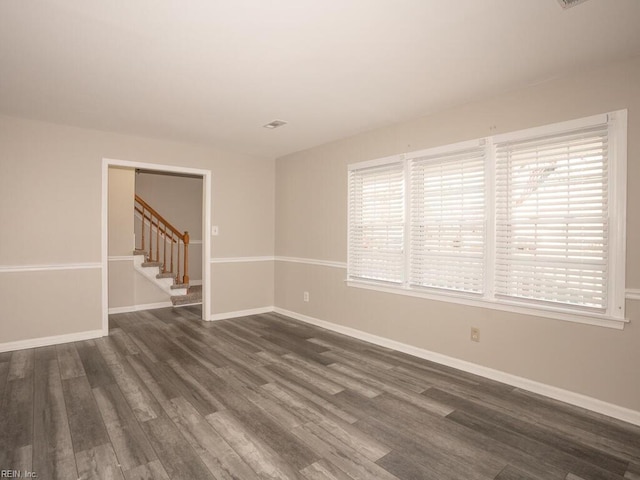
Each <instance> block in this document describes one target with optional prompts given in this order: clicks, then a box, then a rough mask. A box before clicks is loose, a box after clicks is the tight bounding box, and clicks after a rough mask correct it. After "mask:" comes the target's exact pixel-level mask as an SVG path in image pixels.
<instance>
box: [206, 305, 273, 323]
mask: <svg viewBox="0 0 640 480" xmlns="http://www.w3.org/2000/svg"><path fill="white" fill-rule="evenodd" d="M274 311H275V308H274V307H260V308H252V309H250V310H237V311H235V312H224V313H214V314H212V315H211V316H210V317H209V321H211V322H215V321H216V320H227V319H229V318H238V317H247V316H249V315H259V314H261V313H271V312H274Z"/></svg>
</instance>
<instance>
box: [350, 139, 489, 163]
mask: <svg viewBox="0 0 640 480" xmlns="http://www.w3.org/2000/svg"><path fill="white" fill-rule="evenodd" d="M484 141H485V137H482V138H476V139H474V140H467V141H464V142H458V143H450V144H448V145H442V146H439V147H430V148H425V149H424V150H416V151H414V152H408V153H405V154H404V156H405V159H406V160H415V159H419V158H420V157H427V156H428V157H431V156H437V155H443V154H447V153H455V152H458V151H462V150H469V149H472V148H480V147H482V146H484V145H485V143H484ZM356 165H357V164H356Z"/></svg>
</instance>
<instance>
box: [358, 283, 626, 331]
mask: <svg viewBox="0 0 640 480" xmlns="http://www.w3.org/2000/svg"><path fill="white" fill-rule="evenodd" d="M345 282H346V284H347V286H349V287H355V288H363V289H366V290H375V291H379V292H385V293H392V294H396V295H406V296H409V297H418V298H425V299H428V300H435V301H439V302H449V303H457V304H460V305H468V306H473V307H480V308H491V309H493V310H501V311H505V312H513V313H519V314H522V315H532V316H535V317H544V318H553V319H555V320H563V321H566V322H574V323H583V324H586V325H596V326H599V327H607V328H615V329H618V330H622V329H623V328H624V325H625V324H626V323H629V321H628V320H627V319H625V318H618V317H612V316H608V315H600V314H593V313H588V312H576V311H575V310H570V309H562V308H553V307H546V306H543V305H535V306H533V305H529V304H525V303H524V302H522V303H521V302H517V301H507V300H502V299H500V300H498V299H485V298H480V297H476V296H473V295H465V294H460V293H445V292H443V293H440V292H438V293H435V292H427V291H422V290H417V289H414V288H408V287H403V286H395V285H389V284H381V283H378V282H375V281H371V282H368V281H364V280H350V279H347V280H345Z"/></svg>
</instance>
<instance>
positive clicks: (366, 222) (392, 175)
mask: <svg viewBox="0 0 640 480" xmlns="http://www.w3.org/2000/svg"><path fill="white" fill-rule="evenodd" d="M349 219H350V225H349V262H348V263H349V269H350V271H351V274H352V275H353V276H354V277H357V278H363V279H369V280H380V281H385V282H390V283H397V284H401V283H403V282H404V166H403V164H402V163H400V162H395V163H389V164H383V165H378V166H365V167H364V168H358V169H353V170H351V171H350V172H349Z"/></svg>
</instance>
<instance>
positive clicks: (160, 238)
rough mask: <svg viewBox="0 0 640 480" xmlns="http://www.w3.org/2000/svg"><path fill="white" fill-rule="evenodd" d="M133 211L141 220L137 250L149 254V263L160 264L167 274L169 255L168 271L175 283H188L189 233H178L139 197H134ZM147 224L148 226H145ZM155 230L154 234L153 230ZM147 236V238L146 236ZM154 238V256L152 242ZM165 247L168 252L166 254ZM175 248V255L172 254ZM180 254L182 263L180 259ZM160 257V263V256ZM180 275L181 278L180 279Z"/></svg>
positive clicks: (163, 271)
mask: <svg viewBox="0 0 640 480" xmlns="http://www.w3.org/2000/svg"><path fill="white" fill-rule="evenodd" d="M133 208H134V210H135V211H136V212H138V213H139V214H140V217H141V218H142V230H141V235H140V237H141V244H140V248H138V245H136V248H137V249H138V250H142V251H145V252H146V251H148V252H149V259H148V261H149V262H159V263H162V273H167V254H168V255H169V271H170V272H172V273H175V277H174V280H175V283H177V284H180V283H182V284H187V283H189V232H186V231H185V232H184V233H182V232H180V231H179V230H178V229H177V228H175V227H174V226H173V225H171V223H169V222H168V221H167V220H165V218H164V217H163V216H162V215H160V214H159V213H158V212H157V211H156V210H155V209H154V208H153V207H151V206H150V205H149V204H148V203H147V202H145V201H144V200H143V199H142V198H140V196H139V195H136V196H135V201H134V206H133ZM147 224H148V226H147ZM154 228H155V234H154V232H153V229H154ZM147 234H148V236H147ZM154 237H155V256H154V242H153V239H154ZM167 246H168V249H169V252H167ZM174 246H175V254H174ZM181 253H182V260H183V261H182V263H181V262H180V257H181V255H180V254H181ZM161 255H162V261H160V256H161ZM174 257H175V259H176V264H177V265H176V266H177V268H176V270H174V269H173V266H174V262H173V260H174ZM180 274H182V278H180Z"/></svg>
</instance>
